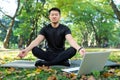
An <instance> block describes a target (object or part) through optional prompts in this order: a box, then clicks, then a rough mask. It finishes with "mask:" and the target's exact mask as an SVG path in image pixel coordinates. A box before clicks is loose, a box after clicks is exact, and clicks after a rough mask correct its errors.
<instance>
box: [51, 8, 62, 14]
mask: <svg viewBox="0 0 120 80" xmlns="http://www.w3.org/2000/svg"><path fill="white" fill-rule="evenodd" d="M51 11H58V12H59V14H61V11H60V9H59V8H56V7H53V8H51V9H50V10H49V14H50V12H51Z"/></svg>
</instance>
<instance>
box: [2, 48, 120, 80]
mask: <svg viewBox="0 0 120 80" xmlns="http://www.w3.org/2000/svg"><path fill="white" fill-rule="evenodd" d="M105 50H107V49H103V48H88V49H86V51H87V52H92V51H105ZM18 53H19V50H7V51H1V52H0V63H1V64H3V63H7V62H10V61H13V60H15V59H18V58H16V56H17V55H18ZM80 58H81V56H80V55H79V54H76V55H75V56H74V57H73V58H72V59H80ZM24 59H26V60H36V58H35V57H34V56H33V55H32V54H31V52H30V54H29V55H28V56H27V57H25V58H24ZM109 60H111V61H115V62H118V63H120V51H119V50H117V51H112V52H111V54H110V56H109ZM110 71H112V72H110ZM119 76H120V68H119V67H115V68H111V67H105V68H104V71H102V72H98V71H94V72H92V73H91V74H89V75H84V77H83V76H75V75H74V74H68V73H64V72H62V71H61V70H60V68H51V67H49V68H48V67H45V66H43V67H39V68H35V69H22V68H21V69H20V68H0V80H21V79H22V80H72V79H73V80H80V79H83V80H84V78H91V77H92V78H96V79H101V80H119ZM92 80H93V79H92Z"/></svg>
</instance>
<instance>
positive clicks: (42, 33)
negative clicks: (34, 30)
mask: <svg viewBox="0 0 120 80" xmlns="http://www.w3.org/2000/svg"><path fill="white" fill-rule="evenodd" d="M39 34H41V35H44V36H45V27H43V28H42V29H41V30H40V31H39Z"/></svg>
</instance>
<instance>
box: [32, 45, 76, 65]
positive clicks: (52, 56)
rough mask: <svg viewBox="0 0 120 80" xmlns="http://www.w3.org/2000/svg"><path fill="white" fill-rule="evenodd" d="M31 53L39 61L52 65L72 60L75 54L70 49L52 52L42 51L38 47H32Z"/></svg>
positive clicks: (74, 51) (73, 50)
mask: <svg viewBox="0 0 120 80" xmlns="http://www.w3.org/2000/svg"><path fill="white" fill-rule="evenodd" d="M32 53H33V55H34V56H36V57H37V58H39V59H42V60H45V61H49V62H53V63H59V62H62V61H66V60H68V59H70V58H72V57H73V56H74V55H75V54H76V49H74V48H73V47H70V48H68V49H66V50H64V51H61V52H53V51H43V50H42V49H40V48H38V47H34V48H33V49H32Z"/></svg>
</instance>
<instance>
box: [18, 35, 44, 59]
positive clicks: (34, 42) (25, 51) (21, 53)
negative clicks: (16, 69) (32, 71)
mask: <svg viewBox="0 0 120 80" xmlns="http://www.w3.org/2000/svg"><path fill="white" fill-rule="evenodd" d="M44 38H45V37H44V36H43V35H38V36H37V38H36V39H35V40H33V41H32V42H31V43H30V45H29V46H28V47H26V48H25V49H23V50H21V51H20V53H19V55H18V56H19V57H21V58H23V57H25V56H26V55H27V53H28V52H29V51H30V50H32V49H33V48H34V47H35V46H38V45H39V44H40V42H42V41H43V40H44Z"/></svg>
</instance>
